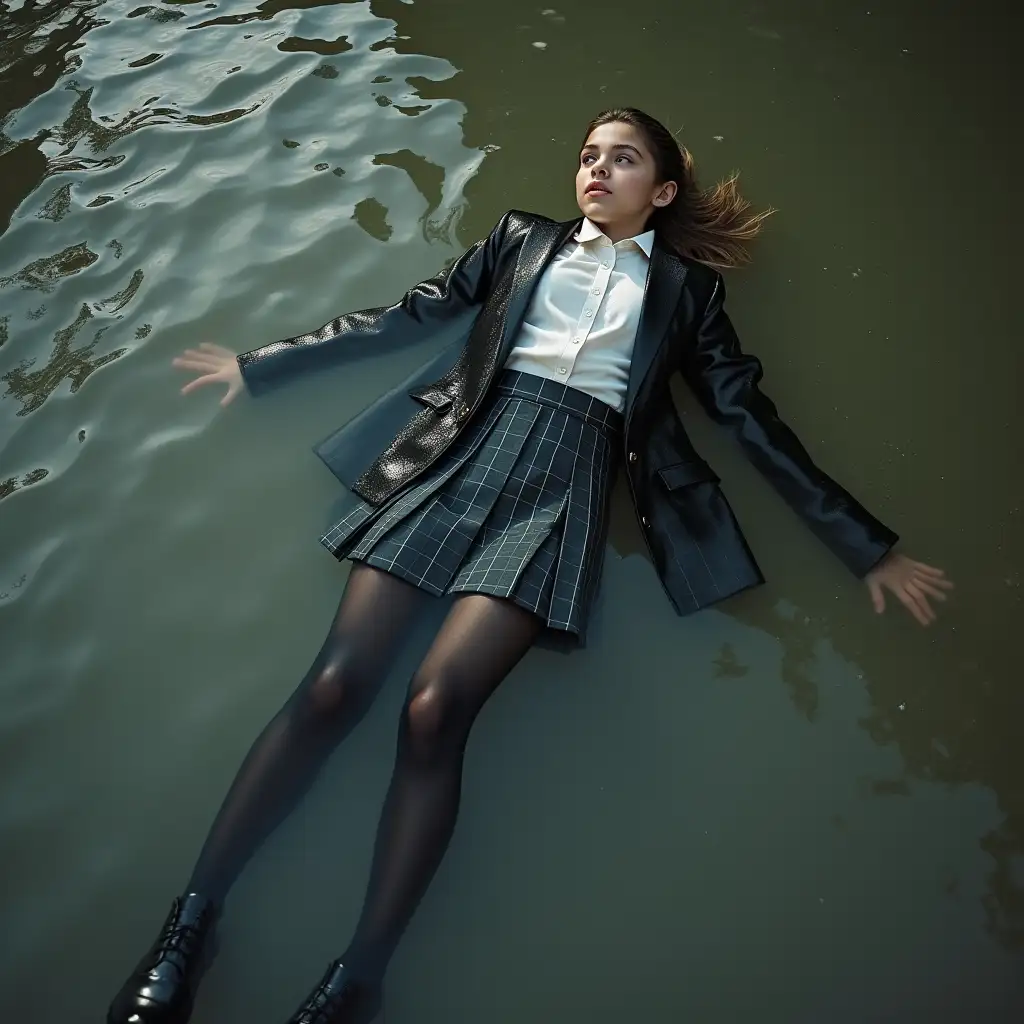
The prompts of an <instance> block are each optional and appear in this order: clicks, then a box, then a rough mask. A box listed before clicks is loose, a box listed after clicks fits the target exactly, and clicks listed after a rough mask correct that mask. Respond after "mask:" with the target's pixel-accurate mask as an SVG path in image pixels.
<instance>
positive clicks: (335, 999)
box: [295, 975, 355, 1024]
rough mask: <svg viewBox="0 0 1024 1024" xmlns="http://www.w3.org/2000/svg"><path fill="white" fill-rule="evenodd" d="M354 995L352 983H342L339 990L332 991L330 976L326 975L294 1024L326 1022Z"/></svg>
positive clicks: (320, 1023)
mask: <svg viewBox="0 0 1024 1024" xmlns="http://www.w3.org/2000/svg"><path fill="white" fill-rule="evenodd" d="M354 996H355V989H354V988H353V986H352V985H342V987H341V989H340V990H339V991H337V992H332V991H331V978H330V975H328V976H327V977H325V978H324V980H323V981H322V982H320V985H319V986H318V988H317V990H316V991H315V992H314V993H313V994H312V995H311V996H310V997H309V1000H308V1001H307V1003H306V1005H305V1006H304V1007H303V1008H302V1010H301V1011H300V1013H299V1015H298V1017H297V1018H296V1020H295V1024H327V1022H328V1021H329V1020H330V1018H331V1016H333V1014H334V1012H335V1011H336V1010H340V1009H342V1007H344V1006H346V1005H347V1004H348V1003H349V1002H351V1000H352V999H353V998H354Z"/></svg>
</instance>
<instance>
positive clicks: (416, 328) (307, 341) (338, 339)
mask: <svg viewBox="0 0 1024 1024" xmlns="http://www.w3.org/2000/svg"><path fill="white" fill-rule="evenodd" d="M508 219H509V214H507V213H506V214H505V216H504V217H502V219H501V220H500V221H499V222H498V224H497V225H496V226H495V227H494V229H493V230H492V231H491V233H490V235H488V237H487V238H485V239H483V240H482V241H479V242H477V243H476V244H475V245H473V246H472V247H471V248H469V249H468V250H467V251H466V252H464V253H463V254H462V256H460V257H459V258H458V259H457V260H456V261H455V263H454V264H452V265H451V266H450V267H448V268H447V269H445V270H443V271H442V272H441V273H440V274H438V275H437V276H436V277H432V278H430V280H428V281H423V282H422V283H420V284H418V285H416V286H415V287H414V288H412V289H410V290H409V291H408V292H406V294H405V295H404V296H403V298H402V299H401V301H399V302H397V303H395V304H394V305H393V306H378V307H376V308H374V309H363V310H359V311H358V312H355V313H345V314H343V315H341V316H337V317H335V318H334V319H333V320H330V321H329V322H328V323H326V324H324V325H323V327H319V328H317V330H315V331H310V332H309V333H308V334H299V335H297V336H296V337H294V338H286V339H285V340H283V341H275V342H272V343H271V344H269V345H264V346H262V347H261V348H257V349H253V350H252V351H251V352H244V353H243V354H242V355H240V356H238V365H239V367H240V368H241V371H242V377H243V379H244V380H245V383H246V386H247V387H248V389H249V391H250V392H251V393H253V394H260V393H261V392H263V391H266V390H267V389H269V388H270V387H271V386H273V385H276V384H280V383H284V382H285V381H287V380H290V379H291V378H293V377H296V376H298V375H300V374H302V373H307V372H310V371H312V370H319V369H323V368H326V367H329V366H333V365H335V364H337V363H339V362H344V360H345V359H347V358H351V355H352V353H353V351H358V350H360V349H363V348H365V347H367V346H372V345H375V344H376V345H393V344H395V343H401V344H410V343H413V342H416V341H420V340H421V339H424V338H427V337H429V336H430V334H431V332H432V331H433V330H436V329H437V327H438V326H440V325H442V324H444V323H445V322H446V321H448V320H451V319H454V318H456V317H458V316H459V314H460V313H464V312H466V311H467V310H469V309H471V308H472V307H474V306H479V305H481V304H482V303H483V301H484V299H485V298H486V297H487V293H488V291H489V289H490V286H491V281H492V279H493V276H494V269H495V266H496V264H497V259H498V253H499V252H500V251H501V247H502V244H503V241H504V237H505V228H506V225H507V223H508Z"/></svg>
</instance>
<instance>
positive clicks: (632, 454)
mask: <svg viewBox="0 0 1024 1024" xmlns="http://www.w3.org/2000/svg"><path fill="white" fill-rule="evenodd" d="M629 461H630V462H636V452H630V453H629Z"/></svg>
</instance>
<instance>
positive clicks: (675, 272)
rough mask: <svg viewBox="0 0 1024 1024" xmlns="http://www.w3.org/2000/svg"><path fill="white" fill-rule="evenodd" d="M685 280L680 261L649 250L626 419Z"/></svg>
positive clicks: (657, 246)
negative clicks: (649, 258) (649, 256)
mask: <svg viewBox="0 0 1024 1024" xmlns="http://www.w3.org/2000/svg"><path fill="white" fill-rule="evenodd" d="M685 279H686V267H685V266H684V265H683V262H682V260H680V259H678V258H677V257H675V256H673V255H670V254H669V253H668V252H666V251H665V250H664V249H662V248H661V246H659V245H657V244H655V246H654V248H653V249H652V250H651V265H650V267H649V268H648V271H647V285H646V287H645V289H644V305H643V312H642V313H641V314H640V323H639V325H638V326H637V331H636V341H635V342H634V343H633V358H632V361H631V362H630V366H629V384H628V386H627V388H626V408H625V413H626V416H627V418H628V416H629V414H630V412H631V410H632V408H633V403H634V402H635V401H636V396H637V394H638V393H639V391H640V385H641V384H643V382H644V378H645V377H646V376H647V372H648V370H650V368H651V363H652V362H653V361H654V357H655V356H656V355H657V354H658V350H659V349H660V348H661V345H662V342H664V340H665V334H666V332H667V331H668V325H669V322H670V321H671V319H672V314H673V313H674V312H675V308H676V306H677V305H678V304H679V296H680V293H681V291H682V288H683V281H684V280H685Z"/></svg>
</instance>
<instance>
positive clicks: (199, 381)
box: [181, 373, 217, 395]
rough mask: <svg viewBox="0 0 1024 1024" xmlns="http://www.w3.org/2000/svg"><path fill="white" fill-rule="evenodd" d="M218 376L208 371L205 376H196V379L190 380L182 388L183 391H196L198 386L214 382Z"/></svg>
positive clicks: (185, 392)
mask: <svg viewBox="0 0 1024 1024" xmlns="http://www.w3.org/2000/svg"><path fill="white" fill-rule="evenodd" d="M216 379H217V378H216V377H214V376H213V374H210V373H208V374H207V375H206V376H205V377H196V379H195V380H192V381H189V382H188V383H187V384H186V385H185V386H184V387H183V388H182V389H181V393H182V394H183V395H187V394H188V393H189V392H190V391H195V389H196V388H199V387H202V386H203V385H204V384H212V383H213V382H214V381H215V380H216Z"/></svg>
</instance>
